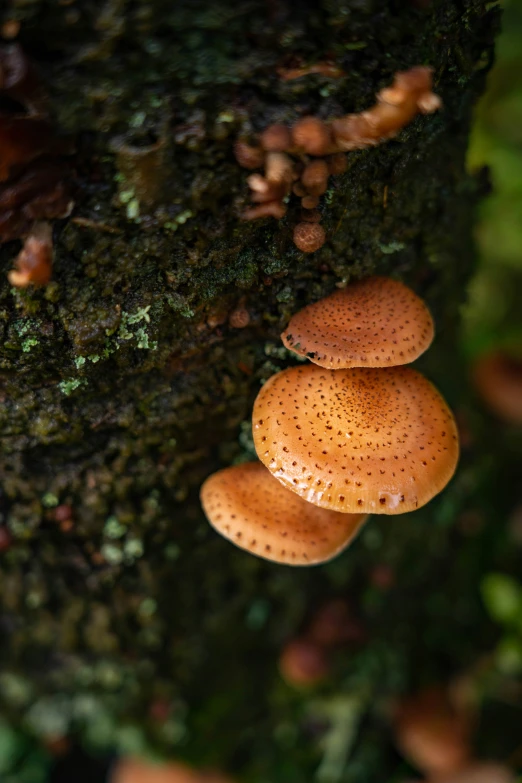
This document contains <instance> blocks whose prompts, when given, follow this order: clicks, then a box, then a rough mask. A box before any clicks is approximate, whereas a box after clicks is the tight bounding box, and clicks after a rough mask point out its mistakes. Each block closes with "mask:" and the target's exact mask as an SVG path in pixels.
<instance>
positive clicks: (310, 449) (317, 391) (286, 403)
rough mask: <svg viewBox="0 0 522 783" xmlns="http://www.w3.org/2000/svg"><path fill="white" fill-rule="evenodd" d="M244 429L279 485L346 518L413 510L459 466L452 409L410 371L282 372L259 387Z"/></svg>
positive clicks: (318, 369) (308, 368) (304, 368)
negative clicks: (251, 426) (249, 426)
mask: <svg viewBox="0 0 522 783" xmlns="http://www.w3.org/2000/svg"><path fill="white" fill-rule="evenodd" d="M253 424H254V444H255V448H256V451H257V454H258V457H259V458H260V460H261V462H263V463H264V464H265V465H266V466H267V467H268V469H269V470H270V472H271V473H273V475H274V476H276V478H278V479H279V481H280V482H281V483H282V484H283V485H284V486H285V487H287V488H288V489H291V490H292V491H293V492H295V493H297V494H298V495H300V496H301V497H303V498H304V499H305V500H307V501H309V502H310V503H314V504H315V505H318V506H321V507H322V508H325V509H332V510H335V511H342V512H345V513H356V512H357V511H359V512H363V513H376V514H402V513H404V512H406V511H414V510H415V509H417V508H420V507H421V506H423V505H424V504H425V503H428V501H430V500H431V499H432V498H433V497H434V496H435V495H436V494H437V493H438V492H440V491H441V490H442V489H443V488H444V487H445V486H446V484H447V483H448V481H449V480H450V478H451V477H452V475H453V473H454V471H455V468H456V465H457V460H458V453H459V447H458V435H457V427H456V424H455V421H454V419H453V416H452V414H451V411H450V410H449V408H448V407H447V405H446V403H445V402H444V400H443V399H442V397H441V396H440V394H439V393H438V392H437V390H436V389H435V388H434V386H432V384H431V383H430V382H429V381H428V380H427V379H426V378H424V377H423V376H422V375H420V373H418V372H416V371H415V370H413V369H411V368H410V367H389V368H382V369H366V368H364V369H363V368H356V369H351V370H327V369H323V368H322V367H317V366H316V365H313V364H310V365H304V366H301V367H291V368H289V369H287V370H283V371H282V372H279V373H277V374H276V375H273V376H272V377H271V378H270V379H269V380H268V381H267V382H266V383H265V385H264V386H263V387H262V388H261V391H260V392H259V394H258V396H257V399H256V401H255V403H254V410H253Z"/></svg>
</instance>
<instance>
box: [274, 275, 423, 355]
mask: <svg viewBox="0 0 522 783" xmlns="http://www.w3.org/2000/svg"><path fill="white" fill-rule="evenodd" d="M433 335H434V327H433V320H432V317H431V315H430V312H429V310H428V308H427V307H426V305H425V304H424V302H423V301H422V299H420V298H419V297H418V296H417V295H416V294H415V293H414V292H413V291H412V290H411V289H410V288H408V287H407V286H405V285H404V284H403V283H400V282H399V281H397V280H392V279H391V278H389V277H369V278H367V279H365V280H361V281H359V282H357V283H353V284H352V285H349V286H348V287H347V288H343V289H340V290H338V291H335V293H333V294H331V295H330V296H327V297H325V298H324V299H321V300H320V301H319V302H315V303H314V304H311V305H308V306H307V307H305V308H304V309H303V310H300V311H299V312H298V313H296V315H294V316H293V317H292V318H291V320H290V323H289V324H288V327H287V328H286V330H285V331H284V332H283V334H282V335H281V339H282V341H283V343H284V344H285V346H286V347H287V348H289V349H290V350H291V351H294V353H296V354H298V356H306V357H307V358H308V359H310V360H311V361H312V362H314V363H315V364H319V365H321V367H329V368H331V369H341V368H345V367H395V366H397V365H399V364H408V363H409V362H412V361H414V360H415V359H417V357H418V356H420V355H421V354H422V353H424V351H425V350H426V349H427V348H429V346H430V345H431V342H432V340H433Z"/></svg>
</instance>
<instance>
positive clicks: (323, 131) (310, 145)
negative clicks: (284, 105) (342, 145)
mask: <svg viewBox="0 0 522 783" xmlns="http://www.w3.org/2000/svg"><path fill="white" fill-rule="evenodd" d="M292 140H293V143H294V145H295V146H296V147H297V148H298V149H300V150H302V151H303V152H306V153H307V154H308V155H327V154H328V153H329V152H335V151H336V150H335V149H334V148H333V144H332V134H331V131H330V127H329V126H328V125H327V124H326V123H325V122H323V120H320V119H319V118H318V117H311V116H310V117H303V118H302V119H300V120H298V121H297V122H296V123H295V125H294V126H293V128H292Z"/></svg>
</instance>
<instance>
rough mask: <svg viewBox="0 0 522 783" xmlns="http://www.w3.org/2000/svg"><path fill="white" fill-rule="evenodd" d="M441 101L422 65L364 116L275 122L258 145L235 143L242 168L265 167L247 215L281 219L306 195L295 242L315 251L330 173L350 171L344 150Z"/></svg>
mask: <svg viewBox="0 0 522 783" xmlns="http://www.w3.org/2000/svg"><path fill="white" fill-rule="evenodd" d="M441 105H442V104H441V100H440V98H439V97H438V96H437V95H435V93H434V92H433V91H432V69H431V68H428V67H424V66H417V67H415V68H411V69H410V70H408V71H401V72H399V73H396V74H395V78H394V82H393V84H392V85H391V86H390V87H387V88H385V89H383V90H381V91H380V92H379V93H378V94H377V102H376V103H375V105H374V106H373V107H372V108H370V109H368V110H366V111H363V112H360V113H359V114H348V115H346V116H345V117H340V118H337V119H334V120H331V121H328V122H325V121H323V120H321V119H319V118H318V117H313V116H308V117H303V118H301V119H300V120H298V121H297V122H296V123H295V124H294V125H293V126H292V127H291V128H288V127H287V126H286V125H281V124H274V125H270V126H269V127H268V128H266V129H265V130H264V131H263V132H262V133H261V134H260V136H259V140H258V144H256V145H251V144H248V143H247V142H245V141H243V140H240V141H238V142H236V145H235V155H236V160H237V161H238V163H239V165H240V166H243V167H244V168H247V169H261V168H263V174H259V173H254V174H251V175H250V176H249V177H248V180H247V181H248V185H249V187H250V190H251V197H252V201H253V203H254V206H252V207H250V208H249V209H247V210H245V211H244V212H243V214H242V217H243V219H244V220H255V219H256V218H262V217H274V218H276V219H281V218H282V217H284V215H285V214H286V211H287V207H286V203H285V201H286V200H287V197H288V196H289V195H290V194H291V193H293V194H294V195H296V196H298V197H299V198H300V199H301V207H302V211H301V219H300V222H299V223H297V225H296V226H295V228H294V243H295V244H296V246H297V247H298V248H299V249H300V250H302V251H303V252H304V253H313V252H314V251H315V250H318V249H319V248H320V247H321V246H322V245H323V244H324V242H325V238H326V235H325V232H324V229H323V227H322V226H321V225H320V220H321V214H320V212H319V211H318V210H317V207H318V205H319V200H320V197H321V195H322V194H323V193H325V192H326V190H327V187H328V179H329V177H330V175H331V174H342V173H343V172H344V171H345V170H346V165H347V164H346V156H345V154H344V153H345V152H346V151H349V150H356V149H364V148H365V147H371V146H375V145H376V144H380V143H381V142H383V141H386V140H387V139H390V138H392V137H393V136H395V135H396V134H397V133H398V132H399V130H400V129H401V128H403V127H404V126H405V125H406V124H408V123H409V122H411V120H412V119H413V118H414V117H415V115H416V114H417V113H419V112H421V113H423V114H429V113H432V112H434V111H436V110H437V109H439V108H440V106H441Z"/></svg>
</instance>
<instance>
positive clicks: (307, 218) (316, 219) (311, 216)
mask: <svg viewBox="0 0 522 783" xmlns="http://www.w3.org/2000/svg"><path fill="white" fill-rule="evenodd" d="M301 220H303V221H304V222H305V223H320V222H321V213H320V212H319V210H318V209H302V210H301Z"/></svg>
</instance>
